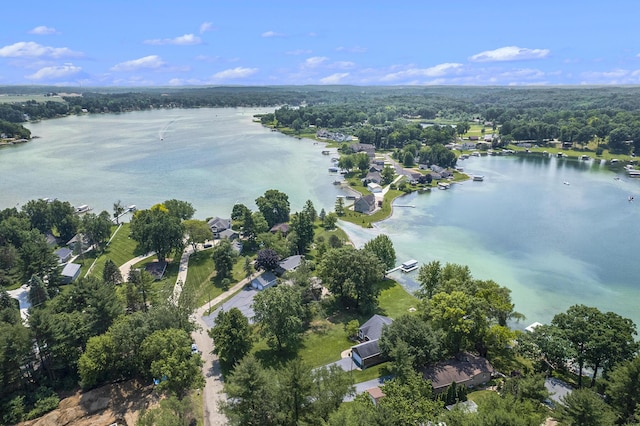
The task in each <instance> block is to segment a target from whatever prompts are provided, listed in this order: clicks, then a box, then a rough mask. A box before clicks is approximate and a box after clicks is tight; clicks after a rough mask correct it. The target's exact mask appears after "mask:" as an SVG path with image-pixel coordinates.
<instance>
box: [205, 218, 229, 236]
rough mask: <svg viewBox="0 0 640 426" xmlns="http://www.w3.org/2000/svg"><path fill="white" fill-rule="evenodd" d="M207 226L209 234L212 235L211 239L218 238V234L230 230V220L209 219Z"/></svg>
mask: <svg viewBox="0 0 640 426" xmlns="http://www.w3.org/2000/svg"><path fill="white" fill-rule="evenodd" d="M207 225H209V229H211V233H212V234H213V238H216V239H218V238H220V233H221V232H222V231H226V230H227V229H231V219H222V218H220V217H214V218H213V219H209V221H208V222H207Z"/></svg>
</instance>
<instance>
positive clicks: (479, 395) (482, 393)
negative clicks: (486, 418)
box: [467, 390, 495, 405]
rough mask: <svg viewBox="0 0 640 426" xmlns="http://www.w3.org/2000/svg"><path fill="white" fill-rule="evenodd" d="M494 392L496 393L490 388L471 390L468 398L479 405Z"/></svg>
mask: <svg viewBox="0 0 640 426" xmlns="http://www.w3.org/2000/svg"><path fill="white" fill-rule="evenodd" d="M494 393H495V392H494V391H490V390H477V391H473V392H469V393H468V394H467V398H468V399H470V400H471V401H473V402H475V403H476V404H478V405H482V403H483V402H484V400H486V399H487V398H488V397H489V396H490V395H493V394H494Z"/></svg>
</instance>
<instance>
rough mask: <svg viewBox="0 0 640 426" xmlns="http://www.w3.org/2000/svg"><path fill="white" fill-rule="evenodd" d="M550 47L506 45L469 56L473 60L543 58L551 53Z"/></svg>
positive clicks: (491, 60)
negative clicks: (530, 47) (531, 47)
mask: <svg viewBox="0 0 640 426" xmlns="http://www.w3.org/2000/svg"><path fill="white" fill-rule="evenodd" d="M550 52H551V51H550V50H549V49H527V48H526V47H518V46H506V47H501V48H499V49H495V50H486V51H484V52H480V53H477V54H475V55H473V56H471V57H470V58H469V60H470V61H472V62H503V61H522V60H527V59H541V58H545V57H547V56H548V55H549V53H550Z"/></svg>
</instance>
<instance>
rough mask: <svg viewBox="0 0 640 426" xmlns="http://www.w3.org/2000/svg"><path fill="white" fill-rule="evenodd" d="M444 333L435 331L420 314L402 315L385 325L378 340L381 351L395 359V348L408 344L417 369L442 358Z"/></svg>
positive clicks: (409, 352)
mask: <svg viewBox="0 0 640 426" xmlns="http://www.w3.org/2000/svg"><path fill="white" fill-rule="evenodd" d="M442 337H443V336H442V333H441V332H440V331H435V330H434V329H433V328H432V327H431V325H430V324H429V323H427V322H426V321H425V320H424V319H422V318H421V317H419V316H418V315H402V316H400V317H398V318H396V319H395V320H394V321H393V322H392V323H391V324H390V325H387V326H385V327H384V329H383V331H382V336H381V337H380V340H379V342H378V344H379V346H380V352H381V353H382V354H384V355H386V356H389V357H391V358H392V359H394V358H395V357H394V348H396V347H397V346H398V345H399V344H400V342H402V343H405V344H406V348H407V352H408V355H409V356H410V357H411V359H412V361H413V364H412V365H413V367H414V368H415V369H416V370H417V369H419V368H421V367H424V366H425V365H429V364H431V363H433V362H435V361H438V360H440V359H442V356H443V353H442V348H441V344H440V341H441V340H442Z"/></svg>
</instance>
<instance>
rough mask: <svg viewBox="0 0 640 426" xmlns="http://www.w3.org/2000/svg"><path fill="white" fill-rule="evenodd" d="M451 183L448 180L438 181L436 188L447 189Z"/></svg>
mask: <svg viewBox="0 0 640 426" xmlns="http://www.w3.org/2000/svg"><path fill="white" fill-rule="evenodd" d="M449 186H451V184H450V183H449V182H438V189H449Z"/></svg>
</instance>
